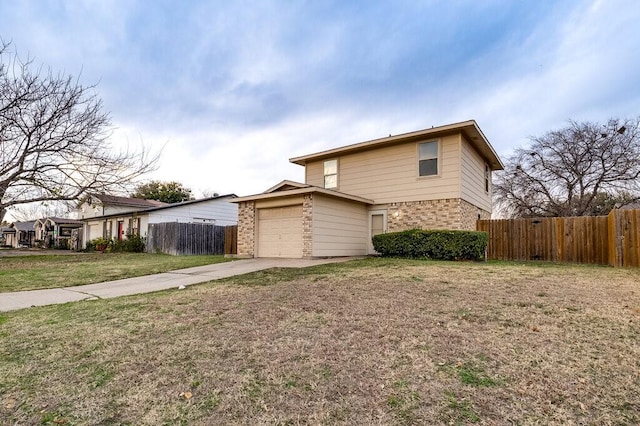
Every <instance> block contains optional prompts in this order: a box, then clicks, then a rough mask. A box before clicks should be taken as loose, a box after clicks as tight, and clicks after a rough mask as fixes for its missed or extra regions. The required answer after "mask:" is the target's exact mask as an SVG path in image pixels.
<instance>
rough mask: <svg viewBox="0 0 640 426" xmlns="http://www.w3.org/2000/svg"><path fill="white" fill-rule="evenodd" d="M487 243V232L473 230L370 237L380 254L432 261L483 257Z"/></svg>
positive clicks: (414, 230)
mask: <svg viewBox="0 0 640 426" xmlns="http://www.w3.org/2000/svg"><path fill="white" fill-rule="evenodd" d="M487 242H488V236H487V233H486V232H476V231H444V230H442V231H436V230H434V231H425V230H422V229H412V230H409V231H401V232H390V233H388V234H380V235H376V236H374V237H373V247H374V248H375V249H376V251H377V252H378V253H380V254H381V255H382V256H392V257H409V258H427V259H436V260H484V258H485V251H486V249H487Z"/></svg>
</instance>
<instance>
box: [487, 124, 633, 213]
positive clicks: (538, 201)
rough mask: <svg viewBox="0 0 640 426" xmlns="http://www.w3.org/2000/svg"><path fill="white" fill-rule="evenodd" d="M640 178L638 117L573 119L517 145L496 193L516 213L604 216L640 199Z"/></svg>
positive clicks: (495, 189) (501, 204)
mask: <svg viewBox="0 0 640 426" xmlns="http://www.w3.org/2000/svg"><path fill="white" fill-rule="evenodd" d="M639 177H640V119H625V120H620V119H611V120H609V121H608V122H607V124H605V125H600V124H597V123H578V122H575V121H570V122H569V125H568V126H567V127H565V128H563V129H560V130H556V131H551V132H548V133H546V134H545V135H543V136H541V137H535V138H532V139H531V144H530V146H529V147H528V148H520V149H517V150H515V152H514V154H513V155H512V156H511V157H509V158H508V159H507V161H506V164H505V169H504V171H502V172H501V173H499V174H498V178H497V181H496V184H495V186H494V193H495V196H496V200H497V201H498V203H499V205H500V206H501V207H502V208H504V209H505V210H506V211H507V212H508V213H510V215H512V216H516V217H535V216H592V215H603V214H607V213H608V212H609V211H610V210H611V209H612V208H614V207H623V206H625V205H629V204H632V203H636V202H638V201H639V200H640V186H639V181H638V179H639Z"/></svg>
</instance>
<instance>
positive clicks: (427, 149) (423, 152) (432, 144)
mask: <svg viewBox="0 0 640 426" xmlns="http://www.w3.org/2000/svg"><path fill="white" fill-rule="evenodd" d="M418 169H419V173H420V176H436V175H437V174H438V141H429V142H422V143H420V144H419V145H418Z"/></svg>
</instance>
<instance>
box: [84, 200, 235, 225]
mask: <svg viewBox="0 0 640 426" xmlns="http://www.w3.org/2000/svg"><path fill="white" fill-rule="evenodd" d="M236 197H237V195H236V194H225V195H218V196H215V197H208V198H201V199H199V200H188V201H182V202H180V203H171V204H167V203H162V205H161V206H156V207H148V208H146V209H145V208H142V209H137V210H131V211H127V212H120V213H112V214H106V215H103V216H94V217H87V218H84V219H81V221H82V222H91V221H93V220H97V219H100V218H108V217H120V216H130V215H133V214H141V213H149V212H155V211H158V210H166V209H172V208H175V207H182V206H186V205H189V204H197V203H203V202H205V201H211V200H218V199H223V198H236Z"/></svg>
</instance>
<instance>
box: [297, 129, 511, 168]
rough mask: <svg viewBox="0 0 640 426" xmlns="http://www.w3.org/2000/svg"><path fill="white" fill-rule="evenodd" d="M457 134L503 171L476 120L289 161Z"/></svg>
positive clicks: (316, 158)
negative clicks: (461, 135)
mask: <svg viewBox="0 0 640 426" xmlns="http://www.w3.org/2000/svg"><path fill="white" fill-rule="evenodd" d="M455 133H462V134H463V135H464V136H465V137H466V139H467V140H468V141H469V142H470V143H471V145H473V146H474V148H475V149H476V150H477V151H478V152H479V153H480V155H482V156H483V157H484V159H485V160H486V161H487V162H488V163H489V165H490V167H491V169H492V170H502V169H504V165H503V164H502V161H501V160H500V158H499V157H498V154H496V151H495V150H494V149H493V147H492V146H491V144H490V143H489V141H488V140H487V138H486V137H485V135H484V133H482V130H480V127H478V124H477V123H476V122H475V120H469V121H463V122H460V123H454V124H447V125H446V126H439V127H432V128H431V129H425V130H418V131H415V132H410V133H403V134H400V135H395V136H389V137H386V138H380V139H374V140H370V141H366V142H360V143H355V144H352V145H346V146H343V147H339V148H333V149H329V150H327V151H321V152H316V153H314V154H308V155H303V156H301V157H294V158H290V159H289V161H290V162H291V163H294V164H299V165H301V166H304V165H306V164H307V163H308V162H311V161H318V160H324V159H327V158H331V157H335V156H337V155H345V154H354V153H356V152H362V151H368V150H371V149H376V148H382V147H385V146H390V145H397V144H401V143H406V142H413V141H420V140H425V139H427V138H438V137H442V136H447V135H451V134H455Z"/></svg>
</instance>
